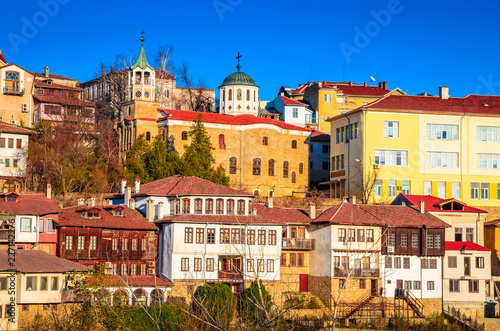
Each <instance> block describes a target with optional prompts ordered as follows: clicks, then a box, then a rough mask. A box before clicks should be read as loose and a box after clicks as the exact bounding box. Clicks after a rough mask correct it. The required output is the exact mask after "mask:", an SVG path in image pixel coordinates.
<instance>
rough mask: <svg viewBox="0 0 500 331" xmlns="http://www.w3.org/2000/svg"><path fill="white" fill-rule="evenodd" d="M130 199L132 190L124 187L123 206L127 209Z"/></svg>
mask: <svg viewBox="0 0 500 331" xmlns="http://www.w3.org/2000/svg"><path fill="white" fill-rule="evenodd" d="M131 197H132V188H131V187H130V186H127V187H125V195H124V197H123V204H124V205H125V206H127V207H130V206H129V202H130V198H131Z"/></svg>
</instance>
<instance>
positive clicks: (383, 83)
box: [382, 82, 387, 90]
mask: <svg viewBox="0 0 500 331" xmlns="http://www.w3.org/2000/svg"><path fill="white" fill-rule="evenodd" d="M382 88H383V89H384V90H387V82H382Z"/></svg>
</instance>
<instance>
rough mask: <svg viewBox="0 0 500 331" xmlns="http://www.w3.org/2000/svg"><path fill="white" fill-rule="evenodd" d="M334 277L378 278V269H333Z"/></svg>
mask: <svg viewBox="0 0 500 331" xmlns="http://www.w3.org/2000/svg"><path fill="white" fill-rule="evenodd" d="M333 274H334V277H380V269H361V268H356V269H347V268H346V269H339V268H335V269H334V272H333Z"/></svg>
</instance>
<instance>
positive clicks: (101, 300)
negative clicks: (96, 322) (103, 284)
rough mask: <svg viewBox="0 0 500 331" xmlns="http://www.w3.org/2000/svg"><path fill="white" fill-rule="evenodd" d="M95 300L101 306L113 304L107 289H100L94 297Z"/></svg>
mask: <svg viewBox="0 0 500 331" xmlns="http://www.w3.org/2000/svg"><path fill="white" fill-rule="evenodd" d="M94 300H95V302H97V303H98V304H100V305H108V304H110V303H111V295H110V294H109V292H108V291H107V290H105V289H103V288H102V289H100V290H98V291H97V292H96V294H95V295H94Z"/></svg>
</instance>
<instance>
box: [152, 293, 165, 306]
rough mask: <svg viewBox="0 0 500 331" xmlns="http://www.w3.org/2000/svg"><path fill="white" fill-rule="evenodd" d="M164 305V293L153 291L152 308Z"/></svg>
mask: <svg viewBox="0 0 500 331" xmlns="http://www.w3.org/2000/svg"><path fill="white" fill-rule="evenodd" d="M162 303H163V291H162V290H159V289H154V290H153V291H151V306H156V305H161V304H162Z"/></svg>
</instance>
